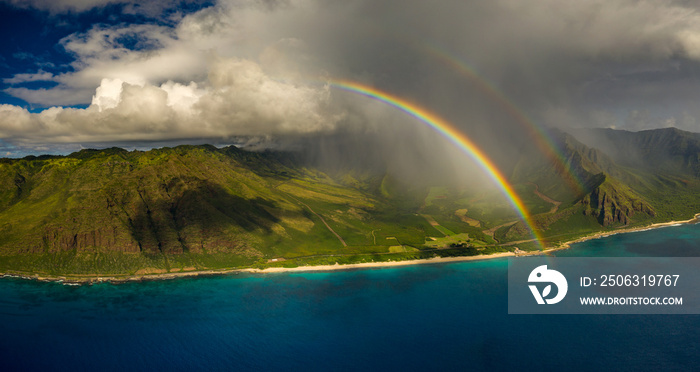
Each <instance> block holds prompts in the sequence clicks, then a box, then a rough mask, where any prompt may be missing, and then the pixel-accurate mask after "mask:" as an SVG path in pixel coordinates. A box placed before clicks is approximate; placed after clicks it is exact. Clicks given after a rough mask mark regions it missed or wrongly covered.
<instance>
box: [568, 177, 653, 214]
mask: <svg viewBox="0 0 700 372" xmlns="http://www.w3.org/2000/svg"><path fill="white" fill-rule="evenodd" d="M601 179H602V182H601V183H600V184H599V185H598V186H597V187H596V188H594V189H593V191H592V192H591V193H589V194H587V195H586V196H585V197H584V198H583V199H582V200H581V204H582V205H583V206H584V214H585V215H589V216H594V217H596V219H597V220H598V222H599V223H600V224H601V225H603V226H605V227H611V226H613V225H616V224H622V225H627V224H629V223H630V222H632V220H633V218H634V216H635V215H638V214H644V215H645V216H644V217H653V216H655V215H656V212H655V211H654V208H652V207H651V205H649V203H647V202H646V201H645V200H644V199H643V198H642V197H641V196H639V195H637V194H636V193H634V192H633V191H632V190H630V189H629V188H628V187H626V186H624V185H622V184H620V183H618V182H616V181H614V180H612V179H608V177H606V176H605V175H604V174H603V175H601Z"/></svg>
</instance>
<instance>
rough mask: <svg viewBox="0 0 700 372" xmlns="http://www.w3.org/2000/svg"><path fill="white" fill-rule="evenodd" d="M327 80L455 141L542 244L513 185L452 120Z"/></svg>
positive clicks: (387, 95) (384, 95)
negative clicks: (414, 119)
mask: <svg viewBox="0 0 700 372" xmlns="http://www.w3.org/2000/svg"><path fill="white" fill-rule="evenodd" d="M329 83H330V84H331V85H332V86H334V87H336V88H339V89H343V90H346V91H349V92H354V93H358V94H361V95H363V96H366V97H369V98H372V99H374V100H377V101H379V102H383V103H385V104H387V105H389V106H392V107H395V108H397V109H399V110H401V111H403V112H405V113H407V114H408V115H410V116H412V117H414V118H416V119H418V120H419V121H420V122H422V123H424V124H426V125H428V126H429V127H430V128H432V129H434V130H435V131H437V132H438V133H440V134H441V135H442V136H443V137H445V138H446V139H447V140H448V141H450V142H452V143H453V144H454V145H456V146H457V147H458V148H459V149H460V150H461V151H462V152H464V153H465V154H466V155H467V156H469V157H470V158H472V159H473V160H474V161H475V162H476V164H477V165H478V166H479V167H480V168H481V169H482V170H483V171H484V172H485V173H486V174H487V175H488V176H489V177H490V178H491V180H493V182H494V183H495V184H496V185H497V186H498V187H499V189H500V191H501V193H502V194H503V195H504V196H505V197H506V199H507V200H508V202H509V203H510V204H511V205H512V206H513V208H514V210H515V211H516V212H517V213H518V215H520V217H521V218H522V219H523V221H524V222H525V224H526V225H527V227H528V229H529V230H530V232H531V234H532V237H533V238H534V239H535V241H536V243H537V244H538V245H539V246H540V248H542V239H541V236H540V234H539V232H538V230H537V229H536V228H535V226H534V223H533V221H532V216H531V215H530V212H529V211H528V210H527V208H526V207H525V204H524V203H523V201H522V199H521V198H520V196H519V195H518V194H517V193H516V192H515V190H513V187H512V186H511V185H510V184H509V183H508V181H507V180H506V178H505V176H504V175H503V173H501V171H500V170H499V169H498V167H496V165H495V164H494V163H493V161H491V159H489V157H488V156H486V154H485V153H484V152H483V151H482V150H481V149H480V148H479V147H477V146H476V145H475V144H474V143H473V142H472V141H471V139H469V137H467V136H466V135H465V134H464V133H462V132H461V131H459V130H458V129H457V128H455V127H454V126H453V125H452V124H450V123H448V122H447V121H445V120H444V119H442V118H441V117H439V116H438V115H436V114H434V113H432V112H430V111H428V110H426V109H424V108H421V107H420V106H418V105H416V104H414V103H411V102H408V101H406V100H404V99H402V98H399V97H396V96H394V95H392V94H390V93H387V92H383V91H381V90H379V89H376V88H373V87H370V86H367V85H363V84H360V83H357V82H353V81H347V80H331V81H329Z"/></svg>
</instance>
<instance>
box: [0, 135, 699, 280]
mask: <svg viewBox="0 0 700 372" xmlns="http://www.w3.org/2000/svg"><path fill="white" fill-rule="evenodd" d="M651 132H654V131H651ZM625 133H628V134H624V133H619V132H615V131H613V132H604V133H603V134H604V135H606V136H607V137H606V138H607V140H608V141H612V142H615V141H623V142H624V141H627V137H626V136H628V135H630V136H637V134H629V132H625ZM656 136H657V137H658V138H656V137H655V135H654V133H645V134H644V138H642V139H636V140H635V141H638V142H639V146H642V144H644V143H653V144H654V146H655V147H654V149H655V151H656V152H649V151H647V150H648V146H647V147H644V146H642V147H643V149H644V151H646V152H644V151H643V154H642V155H641V157H642V160H639V159H635V161H624V160H620V159H618V158H616V157H615V156H614V155H615V153H614V152H613V156H609V155H607V154H606V153H604V152H602V151H601V150H596V149H593V148H590V147H587V146H586V145H584V144H582V143H580V142H578V141H576V140H575V139H574V138H573V137H571V136H569V135H566V134H563V133H561V134H559V137H558V138H557V141H558V142H559V143H560V145H561V147H562V149H563V150H562V155H563V156H562V159H565V161H566V164H567V167H568V170H566V171H565V170H562V168H561V167H557V166H555V164H554V163H553V162H552V160H551V159H548V158H546V157H543V156H542V155H538V154H537V153H532V154H529V153H526V154H525V156H523V158H521V159H519V160H518V162H517V163H516V164H514V166H513V167H512V169H513V173H512V176H511V181H512V183H513V187H514V189H515V190H516V192H517V194H518V195H519V196H520V198H521V199H522V200H523V203H524V204H525V205H526V207H527V209H528V210H529V211H530V213H531V214H532V215H533V216H532V219H531V223H532V224H533V225H534V226H536V228H537V229H538V231H539V232H540V234H541V235H542V236H543V237H544V239H545V241H546V243H547V244H550V245H555V244H557V243H558V242H561V241H565V240H570V239H573V238H575V237H579V236H582V235H585V234H590V233H592V232H596V231H611V230H615V229H618V228H620V227H625V226H635V225H643V224H648V223H651V222H658V221H667V220H677V219H688V218H690V217H692V215H693V214H694V213H696V212H700V198H698V197H697V195H698V192H699V191H700V172H698V169H700V166H698V162H697V161H694V160H692V159H696V160H697V159H698V158H700V157H699V156H698V151H700V150H698V149H700V136H695V135H689V134H687V133H686V132H681V131H677V130H672V131H664V130H659V131H657V132H656ZM635 138H636V137H635ZM678 144H682V145H683V149H684V150H683V151H680V152H679V150H678V148H676V147H674V146H676V145H678ZM621 146H622V145H621ZM625 146H627V145H625ZM613 147H614V146H613ZM645 154H646V155H645ZM644 156H649V157H653V158H654V159H653V161H652V160H649V161H648V162H645V161H643V157H644ZM299 158H301V157H299ZM620 164H622V165H620ZM666 169H668V171H666ZM516 245H517V247H518V248H520V249H524V250H528V249H538V248H539V246H538V245H537V244H536V243H535V242H533V241H532V235H531V233H530V231H529V229H528V227H527V226H526V224H525V223H524V222H523V221H521V220H520V217H519V215H518V214H517V213H516V212H515V211H514V210H513V208H512V206H511V205H510V203H509V201H508V200H507V199H506V198H505V197H504V196H503V194H501V193H500V192H499V191H498V190H489V191H480V190H468V189H457V188H455V187H453V186H444V185H434V186H432V187H427V188H422V187H415V186H410V185H409V186H407V185H403V184H401V182H399V181H397V180H396V179H395V178H393V177H392V176H390V175H389V174H388V173H385V174H378V173H377V172H365V171H362V170H359V169H352V170H346V171H334V172H329V171H323V170H321V169H318V168H316V167H314V166H313V164H308V163H303V162H302V161H301V160H299V159H298V157H297V156H295V155H294V154H289V153H276V152H247V151H243V150H240V149H237V148H235V147H227V148H223V149H217V148H215V147H213V146H178V147H175V148H162V149H156V150H152V151H147V152H141V151H133V152H128V151H125V150H123V149H118V148H111V149H105V150H83V151H80V152H77V153H74V154H71V155H68V156H41V157H27V158H24V159H1V160H0V271H2V272H34V273H43V274H46V275H62V274H76V275H88V274H131V275H138V274H146V273H165V272H179V271H191V270H202V269H229V268H236V267H267V266H286V267H294V266H300V265H317V264H335V263H336V262H337V263H339V264H344V263H358V262H372V261H374V262H379V261H389V260H405V259H419V258H430V257H436V256H443V257H444V256H454V255H465V256H469V255H477V254H489V253H494V252H503V251H508V250H514V249H515V246H516Z"/></svg>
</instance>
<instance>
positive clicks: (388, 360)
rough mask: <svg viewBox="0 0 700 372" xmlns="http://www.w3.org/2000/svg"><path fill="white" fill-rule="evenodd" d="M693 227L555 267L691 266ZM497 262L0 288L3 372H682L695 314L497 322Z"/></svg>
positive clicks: (502, 280) (692, 347)
mask: <svg viewBox="0 0 700 372" xmlns="http://www.w3.org/2000/svg"><path fill="white" fill-rule="evenodd" d="M699 241H700V225H693V226H690V225H685V226H680V227H672V228H664V229H658V230H651V231H647V232H639V233H634V234H621V235H616V236H613V237H609V238H606V239H599V240H593V241H589V242H585V243H581V244H578V245H576V246H575V247H574V248H573V249H571V250H568V251H562V252H559V253H558V255H560V256H577V255H579V256H670V255H674V256H677V255H680V256H700V244H698V242H699ZM507 262H508V261H507V260H505V259H499V260H488V261H476V262H464V263H454V264H440V265H419V266H407V267H401V268H385V269H375V270H357V271H339V272H332V273H303V274H266V275H243V274H241V275H231V276H219V277H207V278H193V279H179V280H172V281H160V282H144V283H130V284H120V285H112V284H100V285H93V286H79V287H71V286H64V285H61V284H57V283H37V282H32V281H26V280H17V279H3V280H0V314H1V315H0V335H2V336H1V337H0V370H76V369H77V370H101V371H108V370H120V371H121V370H169V371H172V370H193V369H194V370H290V369H291V370H367V369H372V370H377V369H391V370H483V371H498V370H543V369H544V370H553V369H557V370H560V369H566V370H569V371H577V370H601V369H608V370H610V369H612V370H657V369H664V370H674V369H675V370H687V369H693V368H695V367H697V366H698V365H700V316H679V315H666V316H660V315H656V316H649V315H646V316H642V315H615V316H612V315H611V316H602V315H558V316H552V315H508V314H507Z"/></svg>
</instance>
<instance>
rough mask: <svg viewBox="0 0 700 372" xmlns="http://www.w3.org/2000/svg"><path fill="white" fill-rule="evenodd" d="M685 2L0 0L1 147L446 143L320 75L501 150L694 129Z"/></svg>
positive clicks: (393, 147)
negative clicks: (560, 133)
mask: <svg viewBox="0 0 700 372" xmlns="http://www.w3.org/2000/svg"><path fill="white" fill-rule="evenodd" d="M699 10H700V8H699V7H698V5H695V2H693V1H680V0H678V1H671V0H666V1H664V0H657V1H643V0H582V1H560V0H532V1H520V0H491V1H481V0H459V1H457V0H454V1H451V0H439V1H430V2H427V1H422V0H421V1H416V0H383V1H369V0H342V1H341V0H257V1H254V0H250V1H248V0H211V1H205V0H193V1H187V0H182V1H180V0H155V1H149V2H143V1H138V2H137V1H133V0H0V33H1V37H2V40H3V41H2V43H0V156H6V157H18V156H24V155H28V154H35V155H36V154H43V153H50V154H62V153H68V152H72V151H75V150H77V149H80V148H85V147H93V148H94V147H98V148H99V147H111V146H115V145H116V146H121V147H125V148H150V147H160V146H164V145H175V144H179V143H213V144H228V143H236V144H244V145H248V146H250V147H251V148H255V147H257V148H265V147H283V148H284V147H294V146H312V145H310V144H314V145H315V146H318V147H319V149H321V148H336V147H338V146H337V144H338V143H339V141H340V142H343V141H345V142H344V143H366V142H368V141H373V142H376V143H381V144H382V146H383V147H386V148H387V149H388V150H387V152H396V151H397V149H405V148H410V149H412V151H413V152H414V154H413V155H411V156H414V157H415V158H417V159H420V158H424V157H426V156H428V158H429V157H430V156H429V155H426V154H433V155H434V156H445V154H446V153H445V152H450V151H452V150H450V149H449V148H446V147H445V146H442V145H441V142H440V139H439V138H438V136H436V135H434V134H433V133H431V132H430V130H428V129H426V128H424V127H421V126H420V125H418V124H416V123H411V122H410V121H411V119H410V118H408V117H407V116H406V115H405V114H403V113H401V112H399V111H398V110H396V109H392V108H390V107H387V106H386V105H383V104H381V103H378V102H376V101H372V100H370V99H367V98H366V97H361V96H357V95H354V94H352V93H348V92H344V91H342V90H339V89H337V88H335V87H334V86H333V85H332V84H329V81H332V80H334V79H346V80H351V81H355V82H358V83H362V84H366V85H367V86H371V87H375V88H377V89H381V90H383V91H386V92H389V93H391V94H393V95H396V96H399V97H401V98H403V99H406V100H409V101H411V102H414V103H416V104H418V105H420V106H421V107H423V108H425V109H428V110H430V111H432V112H434V113H436V114H438V115H440V116H442V117H443V118H445V119H446V120H448V121H449V122H451V123H453V124H454V125H455V126H456V127H458V128H460V129H461V130H462V131H464V132H465V133H467V134H468V135H469V136H472V137H473V138H476V139H477V140H478V141H479V142H480V143H482V144H483V146H484V147H485V148H487V149H489V148H494V147H496V148H498V151H497V152H500V153H501V154H505V155H503V156H511V155H513V154H514V153H516V152H517V151H516V150H513V149H510V150H509V149H508V146H504V145H503V144H504V143H508V141H509V139H511V138H512V139H514V138H519V137H522V136H523V135H527V133H528V132H531V131H532V129H528V128H526V127H527V125H535V126H538V127H542V128H545V127H558V128H563V129H566V128H588V127H605V128H617V129H626V130H634V131H636V130H645V129H653V128H662V127H669V126H673V127H677V128H680V129H684V130H689V131H694V132H700V105H698V104H697V101H698V98H700V12H699ZM445 56H447V57H448V58H449V59H451V60H452V62H454V63H452V64H450V63H445ZM455 63H456V64H457V65H461V66H462V67H464V68H467V69H468V70H469V71H471V73H472V76H471V77H470V76H466V75H465V73H464V71H463V70H460V69H459V68H456V67H455ZM475 76H476V78H475ZM485 86H487V87H489V88H488V89H490V90H491V93H489V92H487V90H485V88H484V87H485ZM493 92H496V93H495V94H496V95H497V96H498V97H500V101H499V99H496V98H494V93H493ZM504 102H507V105H508V106H509V107H511V108H515V110H517V111H518V113H519V114H520V118H518V117H515V116H514V115H513V114H512V110H511V111H510V113H509V110H508V109H507V108H506V107H505V106H504V105H506V104H504ZM523 117H524V118H527V121H528V122H529V123H530V124H523V123H522V121H523V119H522V118H523ZM509 151H510V152H509ZM435 154H437V155H435ZM406 156H408V155H407V154H406V151H404V153H403V154H402V157H404V158H405V157H406ZM494 156H497V155H494ZM453 163H455V164H456V165H455V166H458V165H459V164H458V163H459V162H458V161H453ZM408 164H411V163H410V162H409V163H408Z"/></svg>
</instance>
